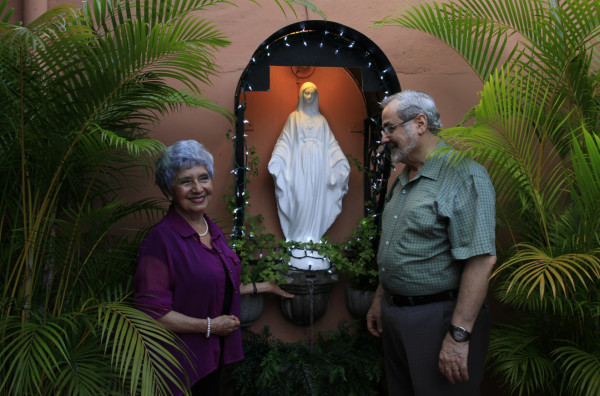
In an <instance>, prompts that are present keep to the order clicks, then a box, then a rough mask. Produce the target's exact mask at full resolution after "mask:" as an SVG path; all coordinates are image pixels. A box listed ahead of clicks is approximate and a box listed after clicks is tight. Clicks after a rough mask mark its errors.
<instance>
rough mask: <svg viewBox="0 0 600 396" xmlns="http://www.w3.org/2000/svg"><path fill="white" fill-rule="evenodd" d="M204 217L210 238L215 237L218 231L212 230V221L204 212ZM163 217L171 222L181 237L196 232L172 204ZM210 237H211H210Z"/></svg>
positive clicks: (192, 234) (189, 235)
mask: <svg viewBox="0 0 600 396" xmlns="http://www.w3.org/2000/svg"><path fill="white" fill-rule="evenodd" d="M204 218H205V219H206V224H208V229H209V230H210V235H211V236H212V238H215V237H216V236H217V234H218V233H216V232H215V231H214V228H213V222H212V221H211V220H210V217H208V215H207V214H204ZM165 219H167V221H168V222H169V223H170V224H171V226H172V227H173V228H174V229H175V231H177V232H178V233H179V235H181V237H182V238H187V237H191V236H194V235H196V234H198V233H197V232H196V230H194V227H192V226H191V225H190V223H188V222H187V220H186V219H184V218H183V217H182V216H181V215H180V214H179V213H178V212H177V211H176V210H175V207H174V206H173V205H171V206H170V207H169V210H168V212H167V214H166V215H165ZM212 238H211V239H212Z"/></svg>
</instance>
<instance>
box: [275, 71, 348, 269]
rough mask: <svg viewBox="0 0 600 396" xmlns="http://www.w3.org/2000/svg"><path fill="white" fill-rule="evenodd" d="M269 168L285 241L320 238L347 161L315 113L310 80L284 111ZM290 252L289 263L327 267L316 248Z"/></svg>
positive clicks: (338, 202)
mask: <svg viewBox="0 0 600 396" xmlns="http://www.w3.org/2000/svg"><path fill="white" fill-rule="evenodd" d="M268 168H269V172H270V173H271V175H272V176H273V179H274V181H275V196H276V198H277V209H278V212H279V222H280V223H281V228H282V230H283V234H284V236H285V238H286V240H288V241H298V242H310V241H313V242H319V241H320V240H321V238H322V237H323V235H324V234H325V232H326V231H327V230H328V229H329V227H331V225H332V224H333V222H334V220H335V219H336V218H337V216H338V215H339V214H340V212H341V211H342V198H343V197H344V195H345V194H346V192H348V177H349V175H350V164H349V163H348V160H347V159H346V156H345V155H344V153H343V152H342V150H341V148H340V146H339V144H338V142H337V140H336V139H335V136H333V133H332V132H331V129H330V128H329V124H328V123H327V120H326V119H325V117H323V116H322V115H321V113H320V112H319V94H318V91H317V86H316V85H315V84H313V83H311V82H306V83H304V84H303V85H302V87H301V88H300V94H299V97H298V108H297V109H296V111H294V112H292V113H291V114H290V115H289V117H288V119H287V121H286V123H285V126H284V127H283V130H282V131H281V135H280V136H279V139H278V140H277V143H276V144H275V148H274V150H273V155H272V157H271V160H270V161H269V166H268ZM291 254H292V260H291V262H290V265H292V266H293V267H296V268H300V269H308V270H321V269H327V268H329V266H330V264H329V261H328V260H326V259H325V258H323V257H322V256H320V255H318V253H316V252H315V251H308V252H307V251H304V249H297V250H293V251H292V252H291Z"/></svg>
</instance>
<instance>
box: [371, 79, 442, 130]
mask: <svg viewBox="0 0 600 396" xmlns="http://www.w3.org/2000/svg"><path fill="white" fill-rule="evenodd" d="M393 101H397V105H396V115H398V117H399V118H400V119H401V120H410V119H411V118H414V117H416V116H417V115H419V114H420V113H423V114H425V116H426V117H427V129H429V130H430V131H431V133H433V134H434V135H436V134H438V133H439V132H440V130H441V129H442V121H441V120H440V113H439V112H438V109H437V107H436V106H435V102H434V101H433V98H432V97H431V96H429V95H428V94H426V93H425V92H421V91H411V90H407V91H402V92H398V93H396V94H393V95H390V96H387V97H386V98H385V99H383V101H382V102H381V108H382V109H384V108H385V107H386V106H387V105H388V104H390V103H391V102H393Z"/></svg>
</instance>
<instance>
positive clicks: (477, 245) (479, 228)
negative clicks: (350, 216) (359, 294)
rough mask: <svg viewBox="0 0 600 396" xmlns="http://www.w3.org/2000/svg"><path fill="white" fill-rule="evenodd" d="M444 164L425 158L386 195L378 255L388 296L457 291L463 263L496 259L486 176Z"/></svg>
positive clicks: (472, 167) (468, 165)
mask: <svg viewBox="0 0 600 396" xmlns="http://www.w3.org/2000/svg"><path fill="white" fill-rule="evenodd" d="M441 145H445V143H443V142H441V143H440V146H438V147H441ZM447 159H448V153H446V154H445V155H442V156H439V157H435V158H430V159H429V160H427V161H426V162H425V164H424V165H423V167H422V168H421V171H420V172H419V174H418V175H417V176H416V177H415V178H414V179H413V180H410V181H409V180H408V177H409V176H408V168H405V169H404V171H403V172H402V173H401V174H400V175H399V176H398V179H397V180H396V181H395V182H394V185H393V186H392V188H391V189H390V191H389V192H388V195H387V197H386V204H385V208H384V210H383V216H382V232H381V241H380V244H379V252H378V255H377V262H378V265H379V278H380V282H381V284H382V286H383V288H384V290H385V291H386V292H387V293H390V294H399V295H405V296H418V295H426V294H435V293H439V292H442V291H444V290H452V289H458V287H459V285H460V278H461V274H462V270H463V267H464V263H465V260H466V259H468V258H470V257H473V256H477V255H481V254H490V255H495V254H496V247H495V226H496V222H495V217H496V196H495V193H494V187H493V186H492V183H491V181H490V178H489V176H488V174H487V171H486V170H485V168H484V167H483V166H481V165H479V164H478V163H476V162H474V161H471V160H468V159H465V160H462V161H460V162H459V163H457V164H452V165H451V164H449V163H448V161H447Z"/></svg>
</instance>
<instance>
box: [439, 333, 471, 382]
mask: <svg viewBox="0 0 600 396" xmlns="http://www.w3.org/2000/svg"><path fill="white" fill-rule="evenodd" d="M468 356H469V342H468V341H467V342H456V341H454V339H453V338H452V336H450V334H449V333H446V337H445V338H444V342H443V343H442V349H441V350H440V360H439V368H440V372H441V373H442V375H444V376H445V377H446V378H447V379H448V382H450V383H451V384H455V383H457V382H463V381H468V380H469V370H468V367H467V358H468Z"/></svg>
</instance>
